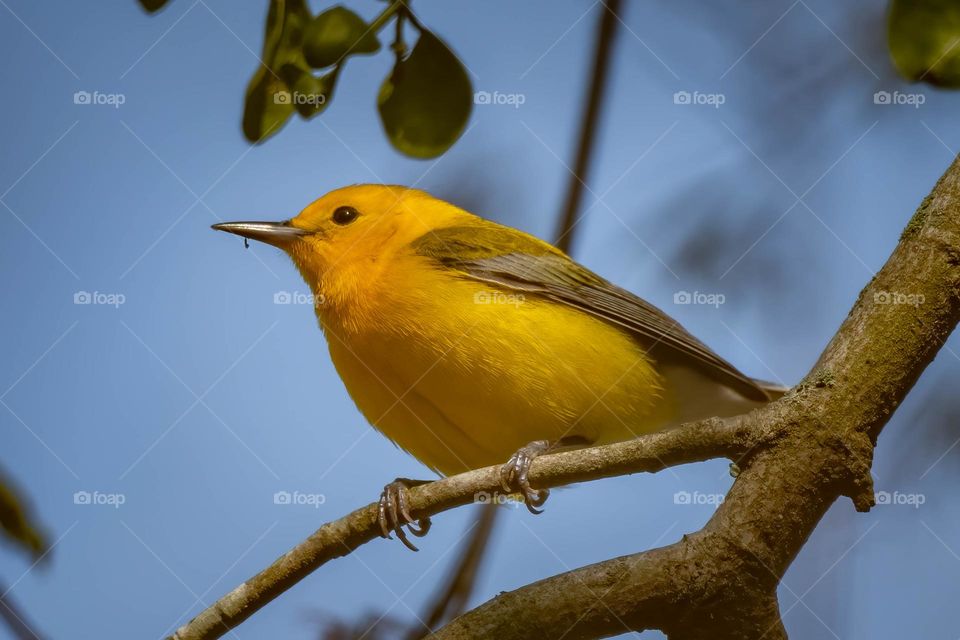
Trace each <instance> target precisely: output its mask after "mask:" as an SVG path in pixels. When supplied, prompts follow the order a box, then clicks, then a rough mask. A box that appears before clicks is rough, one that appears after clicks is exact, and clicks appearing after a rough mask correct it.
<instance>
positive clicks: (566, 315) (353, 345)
mask: <svg viewBox="0 0 960 640" xmlns="http://www.w3.org/2000/svg"><path fill="white" fill-rule="evenodd" d="M214 229H219V230H221V231H228V232H230V233H235V234H237V235H240V236H243V237H244V238H249V239H251V240H259V241H262V242H266V243H269V244H271V245H274V246H276V247H279V248H280V249H283V250H284V251H286V253H287V254H288V255H289V256H290V257H291V258H292V259H293V263H294V264H295V265H296V267H297V269H299V271H300V274H301V275H302V276H303V279H304V280H305V281H306V283H307V284H308V285H309V286H310V288H311V289H312V291H313V293H314V295H315V296H316V299H317V300H319V301H321V302H320V304H318V305H317V306H316V313H317V317H318V319H319V322H320V327H321V328H322V329H323V332H324V334H325V335H326V337H327V342H328V345H329V348H330V356H331V358H332V359H333V363H334V365H335V366H336V369H337V372H338V373H339V374H340V377H341V378H342V379H343V382H344V384H345V385H346V387H347V391H348V392H349V393H350V396H351V397H352V398H353V400H354V402H356V404H357V407H359V409H360V411H361V412H362V413H363V415H364V416H365V417H366V419H367V420H369V422H370V424H372V425H373V426H374V427H375V428H376V429H378V430H379V431H380V432H382V433H383V434H384V435H386V436H387V437H388V438H390V439H391V440H392V441H393V442H395V443H396V444H397V445H398V446H399V447H401V448H402V449H404V450H406V451H407V452H409V453H410V454H412V455H413V456H414V457H415V458H417V459H418V460H420V461H421V462H422V463H423V464H425V465H427V466H428V467H430V468H431V469H433V470H434V471H436V472H438V473H439V474H441V475H451V474H456V473H460V472H463V471H467V470H469V469H476V468H479V467H484V466H487V465H492V464H497V463H503V462H504V461H508V462H507V463H506V464H504V466H503V467H502V468H503V472H502V474H501V475H502V477H503V480H504V484H505V487H506V488H508V489H509V490H511V491H512V492H516V493H520V494H522V495H523V497H524V500H525V502H526V504H527V506H528V507H529V508H530V509H531V510H532V511H534V512H537V511H536V507H538V506H540V505H541V504H542V503H543V501H544V500H545V499H546V496H547V492H546V491H545V490H539V491H538V490H535V489H533V488H532V487H531V486H530V485H529V483H528V482H527V469H528V468H529V466H530V462H531V461H532V460H533V458H534V457H535V456H536V455H537V454H538V453H543V452H544V451H546V450H549V449H551V448H553V447H557V446H571V445H575V446H585V445H595V444H605V443H610V442H616V441H622V440H626V439H629V438H633V437H635V436H637V435H640V434H644V433H649V432H651V431H656V430H660V429H664V428H667V427H670V426H672V425H676V424H679V423H681V422H685V421H689V420H696V419H699V418H706V417H710V416H729V415H735V414H738V413H743V412H745V411H747V410H749V409H751V408H754V407H757V406H759V405H761V404H764V403H766V402H769V401H771V400H773V399H775V398H777V397H779V396H780V395H782V393H783V391H784V389H782V388H780V387H776V386H774V385H771V384H768V383H765V382H760V381H757V380H754V379H752V378H749V377H747V376H746V375H744V374H742V373H740V371H738V370H737V369H736V368H735V367H734V366H733V365H731V364H730V363H729V362H727V361H726V360H724V359H723V358H721V357H720V356H718V355H717V354H716V353H714V352H713V351H711V350H710V348H709V347H707V346H706V345H705V344H703V343H702V342H700V341H699V340H697V339H696V338H695V337H693V336H692V335H691V334H690V333H688V332H687V331H686V330H685V329H684V328H683V327H681V326H680V325H679V324H678V323H677V322H676V321H675V320H673V319H672V318H670V317H669V316H668V315H667V314H665V313H664V312H663V311H661V310H660V309H658V308H656V307H654V306H653V305H651V304H650V303H648V302H645V301H644V300H641V299H640V298H638V297H637V296H635V295H633V294H632V293H630V292H628V291H625V290H624V289H621V288H619V287H617V286H615V285H613V284H611V283H610V282H608V281H607V280H605V279H603V278H601V277H600V276H598V275H596V274H595V273H593V272H592V271H590V270H589V269H587V268H585V267H583V266H582V265H580V264H577V263H576V262H574V261H573V260H571V259H570V258H569V257H567V256H566V255H565V254H564V253H562V252H561V251H559V250H558V249H556V248H554V247H553V246H551V245H549V244H547V243H546V242H543V241H541V240H538V239H537V238H534V237H533V236H530V235H527V234H526V233H523V232H521V231H517V230H516V229H512V228H510V227H506V226H502V225H499V224H495V223H493V222H490V221H487V220H484V219H482V218H479V217H477V216H475V215H473V214H471V213H468V212H467V211H464V210H462V209H460V208H458V207H456V206H454V205H451V204H449V203H447V202H444V201H442V200H439V199H437V198H434V197H432V196H431V195H429V194H427V193H425V192H423V191H419V190H416V189H408V188H406V187H402V186H390V185H358V186H351V187H345V188H342V189H338V190H336V191H332V192H330V193H328V194H327V195H325V196H323V197H322V198H320V199H319V200H317V201H315V202H314V203H312V204H311V205H309V206H308V207H307V208H306V209H304V210H303V211H302V212H300V214H299V215H297V216H296V217H295V218H293V219H291V220H286V221H283V222H229V223H223V224H217V225H214ZM411 482H414V481H408V480H405V479H398V480H397V481H395V482H393V483H390V484H388V485H387V487H386V488H385V489H384V493H383V494H382V495H381V501H380V516H381V518H380V519H381V527H382V529H383V533H384V535H385V536H386V537H389V532H390V531H391V530H393V531H395V532H396V533H397V534H398V537H400V538H401V539H402V540H403V541H404V542H405V543H407V545H408V546H411V547H412V545H411V544H410V543H409V541H408V540H407V538H406V536H405V534H404V530H403V527H404V526H408V529H409V530H410V531H411V532H412V533H415V534H417V535H422V534H423V533H425V530H426V528H427V526H428V525H429V522H428V521H421V523H420V527H415V526H413V522H412V518H411V517H410V514H409V512H408V510H407V506H406V499H405V496H404V493H405V488H406V487H407V486H409V484H410V483H411Z"/></svg>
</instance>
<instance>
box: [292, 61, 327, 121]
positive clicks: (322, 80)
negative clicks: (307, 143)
mask: <svg viewBox="0 0 960 640" xmlns="http://www.w3.org/2000/svg"><path fill="white" fill-rule="evenodd" d="M338 73H339V67H337V68H336V69H334V70H333V71H331V72H330V73H327V74H325V75H322V76H320V77H319V78H318V77H317V76H314V75H313V74H312V73H311V72H310V71H306V70H304V69H302V68H301V67H298V66H296V65H286V66H284V67H283V69H282V70H281V72H280V76H281V77H282V78H283V79H284V80H285V81H286V84H287V86H288V87H290V89H291V93H290V101H291V102H292V103H293V108H294V109H296V110H297V113H299V114H300V116H301V117H302V118H304V119H310V118H312V117H313V116H315V115H318V114H320V113H322V112H323V111H324V110H325V109H326V108H327V105H328V104H330V100H331V99H332V98H333V87H334V85H335V84H336V81H337V74H338Z"/></svg>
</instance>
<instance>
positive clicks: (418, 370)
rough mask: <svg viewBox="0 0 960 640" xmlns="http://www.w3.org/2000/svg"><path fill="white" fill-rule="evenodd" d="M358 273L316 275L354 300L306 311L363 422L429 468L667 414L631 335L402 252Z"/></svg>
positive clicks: (618, 431)
mask: <svg viewBox="0 0 960 640" xmlns="http://www.w3.org/2000/svg"><path fill="white" fill-rule="evenodd" d="M348 273H349V270H343V271H342V274H343V275H342V276H341V277H343V278H347V277H350V276H349V275H347V274H348ZM366 276H367V277H366V278H354V279H352V280H351V281H350V282H349V283H348V284H345V283H342V282H341V283H328V284H331V285H333V284H336V286H343V287H348V288H349V289H350V290H351V294H352V295H351V296H350V297H349V299H350V300H351V301H352V304H353V306H349V305H344V304H338V303H337V302H336V300H334V301H332V302H331V303H330V304H327V305H324V306H322V307H321V308H320V309H319V310H318V315H319V316H320V320H321V324H322V326H323V328H324V330H325V332H326V334H327V339H328V342H329V346H330V354H331V356H332V359H333V362H334V364H335V365H336V368H337V371H338V373H339V374H340V376H341V378H342V379H343V381H344V383H345V384H346V387H347V389H348V391H349V392H350V395H351V396H352V398H353V399H354V401H355V402H356V404H357V406H358V407H359V408H360V410H361V412H362V413H363V414H364V416H365V417H366V418H367V419H368V420H369V421H370V423H371V424H372V425H374V426H375V427H376V428H377V429H379V430H380V431H382V432H383V433H384V434H385V435H386V436H388V437H389V438H390V439H392V440H393V441H394V442H395V443H396V444H397V445H399V446H400V447H402V448H403V449H405V450H406V451H408V452H409V453H411V454H412V455H413V456H415V457H416V458H417V459H419V460H420V461H421V462H423V463H424V464H426V465H428V466H429V467H431V468H433V469H435V470H436V471H438V472H440V473H442V474H445V475H449V474H453V473H459V472H462V471H465V470H468V469H473V468H477V467H481V466H486V465H492V464H497V463H502V462H504V461H505V460H506V459H507V458H508V457H509V456H510V454H511V453H513V452H514V451H516V450H517V449H519V448H520V447H522V446H523V445H525V444H527V443H529V442H531V441H533V440H551V441H556V440H559V439H560V438H564V437H571V436H578V437H580V438H582V439H583V440H585V441H587V442H596V443H604V442H613V441H618V440H625V439H629V438H631V437H634V436H636V435H638V434H640V433H644V432H649V431H653V430H656V429H657V428H660V427H662V426H663V425H664V424H665V423H667V422H669V420H670V419H671V418H672V416H673V415H674V414H675V407H674V406H673V404H674V403H673V402H672V400H671V399H670V398H669V397H666V396H665V395H664V391H663V384H662V382H663V381H662V379H661V377H660V375H659V374H658V373H657V371H656V370H655V369H654V367H653V365H652V363H651V361H650V360H649V359H648V358H647V357H646V356H645V355H644V353H643V352H642V350H641V349H640V347H639V346H638V345H637V344H636V343H635V342H634V341H633V340H632V339H631V338H630V337H629V336H628V335H627V334H625V333H624V332H622V331H620V330H619V329H616V328H614V327H613V326H611V325H609V324H607V323H605V322H603V321H601V320H599V319H596V318H593V317H592V316H589V315H587V314H585V313H583V312H580V311H577V310H575V309H572V308H570V307H567V306H564V305H561V304H558V303H554V302H551V301H547V300H544V299H541V298H537V297H536V296H533V295H528V296H524V295H523V294H520V293H514V292H509V291H507V290H503V289H499V288H496V287H494V286H492V285H491V286H486V285H485V284H484V283H481V282H477V281H474V280H469V279H467V278H465V277H462V276H459V275H457V274H456V272H454V271H450V270H446V269H443V268H440V267H438V266H436V265H435V264H432V263H429V262H428V261H427V259H425V258H423V257H420V256H416V255H412V254H399V255H396V256H394V257H393V258H392V260H391V263H390V264H389V265H383V266H382V268H380V269H378V272H377V274H376V277H371V274H370V273H369V271H367V272H366ZM358 289H359V290H358ZM358 293H360V295H358ZM357 300H363V301H364V303H363V305H364V306H363V307H362V308H359V307H357V306H356V305H355V301H357Z"/></svg>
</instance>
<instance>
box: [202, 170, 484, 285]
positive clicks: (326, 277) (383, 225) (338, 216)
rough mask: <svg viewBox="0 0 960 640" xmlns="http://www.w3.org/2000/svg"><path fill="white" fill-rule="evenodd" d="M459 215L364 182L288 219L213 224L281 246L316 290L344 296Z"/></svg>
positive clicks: (422, 197)
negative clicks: (399, 254) (421, 238)
mask: <svg viewBox="0 0 960 640" xmlns="http://www.w3.org/2000/svg"><path fill="white" fill-rule="evenodd" d="M463 215H467V214H465V212H463V211H462V210H460V209H458V208H456V207H454V206H453V205H450V204H448V203H446V202H444V201H442V200H439V199H437V198H434V197H433V196H431V195H429V194H428V193H425V192H423V191H419V190H417V189H410V188H407V187H402V186H395V185H375V184H365V185H354V186H350V187H343V188H342V189H337V190H335V191H331V192H330V193H328V194H326V195H324V196H323V197H321V198H320V199H318V200H316V201H314V202H313V203H311V204H310V205H308V206H307V207H306V208H305V209H304V210H303V211H301V212H300V213H299V214H298V215H297V216H296V217H294V218H291V219H289V220H284V221H281V222H224V223H220V224H215V225H213V228H214V229H217V230H219V231H227V232H229V233H234V234H236V235H239V236H242V237H244V238H249V239H250V240H258V241H260V242H265V243H267V244H271V245H273V246H275V247H278V248H280V249H283V250H284V251H285V252H286V253H287V254H288V255H289V256H290V257H291V258H292V259H293V262H294V264H296V266H297V268H298V269H299V270H300V273H301V274H302V275H303V278H304V280H305V281H306V282H307V284H309V285H310V287H311V288H312V289H313V290H314V292H315V293H320V294H323V296H324V297H325V298H330V297H331V296H332V297H334V298H344V297H349V295H350V293H351V292H352V291H355V290H356V289H357V287H359V286H361V285H362V284H363V283H365V282H372V281H375V280H376V279H377V274H378V273H379V272H380V271H381V270H383V269H385V268H388V265H389V263H390V260H391V258H392V257H393V256H394V255H396V253H397V252H398V251H401V250H402V249H403V248H404V247H406V246H407V245H409V243H410V242H411V241H413V240H415V239H416V238H418V237H420V236H422V235H423V234H425V233H427V232H428V231H431V230H433V229H437V228H440V227H443V226H447V225H449V224H452V223H453V221H455V220H456V219H457V218H458V217H460V216H463Z"/></svg>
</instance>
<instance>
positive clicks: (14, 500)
mask: <svg viewBox="0 0 960 640" xmlns="http://www.w3.org/2000/svg"><path fill="white" fill-rule="evenodd" d="M0 527H2V528H3V530H4V532H5V533H6V534H7V535H8V536H9V537H10V538H12V539H13V540H15V541H17V542H18V543H20V545H22V546H23V547H24V548H26V549H27V550H28V551H30V553H32V554H33V555H34V556H40V555H41V554H42V553H43V552H44V551H45V550H46V547H47V544H46V542H45V541H44V539H43V536H42V535H41V534H40V532H39V531H38V530H37V528H36V526H35V525H34V524H33V523H32V522H31V521H30V518H29V517H28V515H27V509H26V508H25V507H24V506H23V503H22V502H21V500H20V498H19V497H18V496H17V494H16V493H15V492H14V490H13V489H11V488H10V487H9V486H8V484H7V483H6V482H4V481H3V479H2V477H0Z"/></svg>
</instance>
